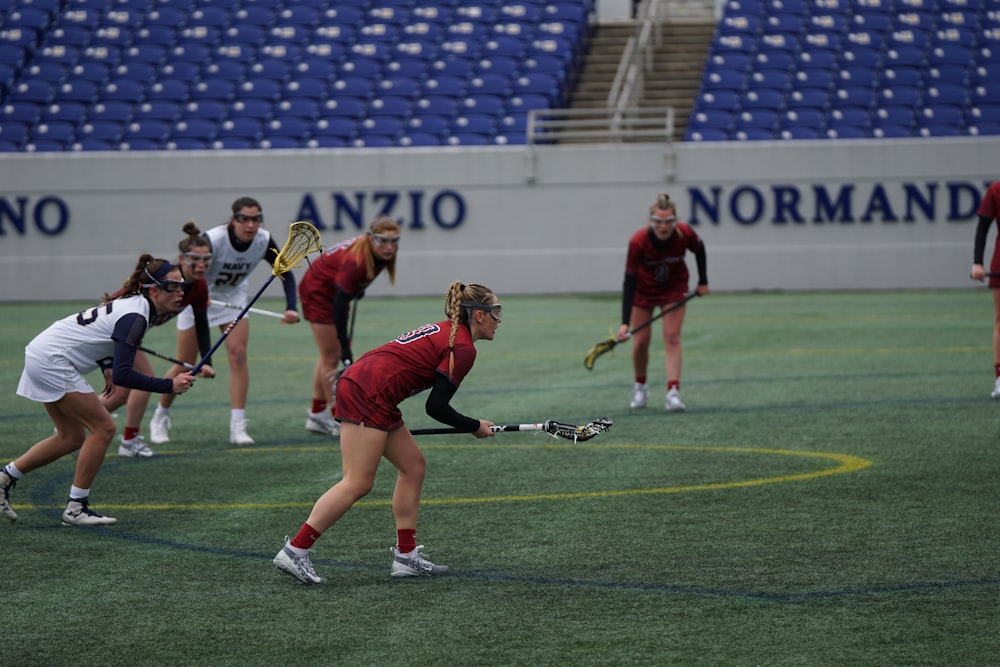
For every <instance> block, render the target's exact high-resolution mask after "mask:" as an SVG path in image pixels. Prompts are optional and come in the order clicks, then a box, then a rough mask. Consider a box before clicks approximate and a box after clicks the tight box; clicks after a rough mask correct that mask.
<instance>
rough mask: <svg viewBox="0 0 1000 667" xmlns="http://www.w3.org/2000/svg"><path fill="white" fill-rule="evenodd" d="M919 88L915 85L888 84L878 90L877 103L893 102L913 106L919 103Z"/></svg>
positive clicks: (920, 95)
mask: <svg viewBox="0 0 1000 667" xmlns="http://www.w3.org/2000/svg"><path fill="white" fill-rule="evenodd" d="M921 97H922V94H921V90H920V88H919V87H916V86H912V87H911V86H890V87H887V88H880V89H879V90H878V97H877V102H878V103H879V104H894V105H904V106H910V107H914V106H916V105H918V104H920V99H921Z"/></svg>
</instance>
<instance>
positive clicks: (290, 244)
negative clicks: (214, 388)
mask: <svg viewBox="0 0 1000 667" xmlns="http://www.w3.org/2000/svg"><path fill="white" fill-rule="evenodd" d="M322 249H323V247H322V245H320V238H319V230H317V229H316V228H315V227H313V226H312V225H311V224H309V223H308V222H293V223H292V224H290V225H289V226H288V240H287V241H285V245H284V247H282V249H281V251H280V252H279V253H278V256H277V257H275V258H274V268H273V269H271V275H270V276H269V277H268V279H267V280H266V281H264V284H263V285H261V287H260V289H259V290H257V293H256V294H254V295H253V298H252V299H250V302H249V303H247V305H245V306H243V310H241V311H240V314H239V315H237V316H236V319H234V320H233V321H232V323H231V324H230V325H229V328H227V329H226V330H225V332H223V334H222V335H221V336H219V340H217V341H215V344H214V345H213V346H212V349H210V350H209V351H208V354H206V355H205V356H204V357H202V359H201V361H199V362H198V363H197V364H195V367H194V368H192V369H191V373H192V375H197V374H198V371H200V370H201V367H202V366H204V365H205V359H208V358H209V357H211V356H212V354H213V353H214V352H215V351H216V350H217V349H219V346H220V345H222V341H224V340H226V337H227V336H228V335H229V333H230V332H231V331H232V330H233V328H234V327H235V326H236V325H237V324H238V323H239V321H240V320H242V319H243V318H244V317H245V316H246V314H247V313H248V312H250V307H251V306H252V305H253V304H254V303H256V302H257V299H259V298H260V295H261V294H263V293H264V290H266V289H267V286H268V285H270V284H271V281H272V280H274V279H275V278H276V277H278V276H280V275H283V274H285V273H288V272H289V271H291V270H292V269H293V268H294V267H295V266H296V265H297V264H298V263H299V262H301V261H302V258H304V257H305V256H306V255H308V254H309V253H311V252H319V251H320V250H322Z"/></svg>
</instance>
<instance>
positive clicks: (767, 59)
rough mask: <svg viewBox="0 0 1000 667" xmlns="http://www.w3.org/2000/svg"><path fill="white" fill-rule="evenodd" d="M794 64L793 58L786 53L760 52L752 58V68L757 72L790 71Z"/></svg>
mask: <svg viewBox="0 0 1000 667" xmlns="http://www.w3.org/2000/svg"><path fill="white" fill-rule="evenodd" d="M794 64H795V56H794V55H792V54H791V53H789V52H787V51H762V52H760V53H758V54H756V55H755V56H754V58H753V66H754V69H755V70H757V71H760V70H765V69H777V70H785V71H788V70H791V69H792V68H793V67H794Z"/></svg>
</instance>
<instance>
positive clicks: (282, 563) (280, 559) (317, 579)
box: [271, 537, 326, 584]
mask: <svg viewBox="0 0 1000 667" xmlns="http://www.w3.org/2000/svg"><path fill="white" fill-rule="evenodd" d="M271 562H272V563H274V566H275V567H276V568H278V569H279V570H281V571H282V572H287V573H288V574H290V575H292V576H293V577H295V578H296V579H298V580H299V581H301V582H302V583H303V584H325V583H326V579H324V578H323V577H321V576H319V575H318V574H316V569H315V568H314V567H313V564H312V561H311V560H309V554H306V555H304V556H297V555H296V554H295V552H294V551H292V550H291V549H290V548H289V543H288V538H287V537H286V538H285V546H284V547H282V548H281V551H279V552H278V554H277V555H276V556H275V557H274V559H272V560H271Z"/></svg>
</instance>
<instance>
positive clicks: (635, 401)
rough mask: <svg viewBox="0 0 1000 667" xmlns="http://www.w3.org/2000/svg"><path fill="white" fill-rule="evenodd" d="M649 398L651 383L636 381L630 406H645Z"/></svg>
mask: <svg viewBox="0 0 1000 667" xmlns="http://www.w3.org/2000/svg"><path fill="white" fill-rule="evenodd" d="M647 398H649V385H645V384H641V383H639V382H636V383H635V389H634V390H633V393H632V402H631V403H629V404H628V406H629V407H630V408H644V407H646V399H647Z"/></svg>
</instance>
